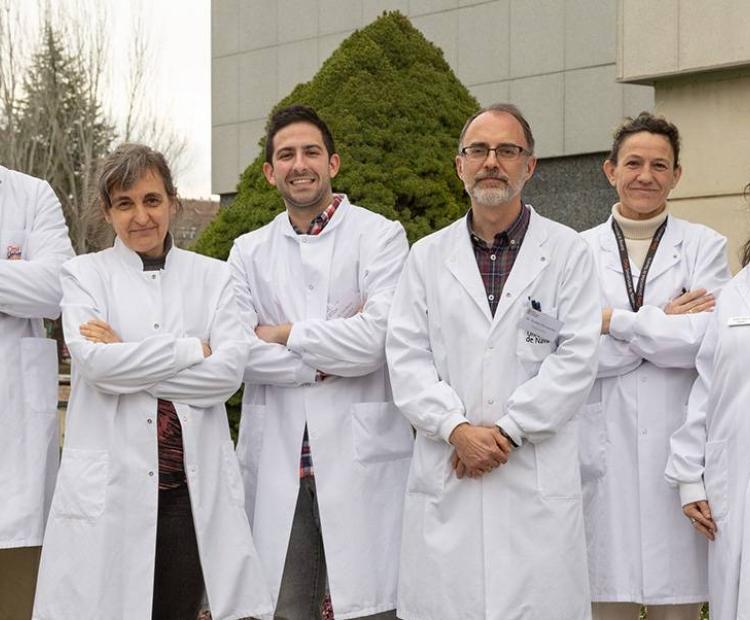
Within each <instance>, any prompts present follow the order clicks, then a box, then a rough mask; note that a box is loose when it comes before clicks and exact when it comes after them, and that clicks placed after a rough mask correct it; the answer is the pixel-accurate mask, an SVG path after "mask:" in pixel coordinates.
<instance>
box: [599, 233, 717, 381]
mask: <svg viewBox="0 0 750 620" xmlns="http://www.w3.org/2000/svg"><path fill="white" fill-rule="evenodd" d="M701 241H702V242H701V245H700V247H699V249H698V252H696V254H695V264H694V265H691V266H690V267H691V271H692V274H693V276H692V281H691V283H690V286H691V288H692V289H696V288H705V289H706V290H708V291H709V292H711V293H713V294H714V295H718V293H719V291H720V290H721V288H722V287H723V286H724V285H725V284H726V283H727V282H728V281H729V279H730V277H731V276H730V274H729V266H728V264H727V254H726V239H725V238H724V237H722V236H721V235H718V234H710V235H708V234H706V235H704V236H703V239H702V240H701ZM647 292H648V291H647ZM710 316H711V313H710V312H701V313H698V314H679V315H670V314H665V313H664V311H663V310H662V309H661V308H657V307H656V306H648V305H645V306H643V307H641V308H640V309H639V310H638V312H632V311H628V310H614V311H613V312H612V321H611V323H610V334H611V335H612V337H614V338H617V339H618V340H621V341H624V342H627V343H628V346H629V348H630V350H631V351H632V352H633V353H635V354H636V355H639V356H640V357H643V358H644V359H647V360H648V361H649V362H651V363H652V364H654V365H655V366H660V367H662V368H693V367H694V366H695V356H696V354H697V353H698V348H699V347H700V345H701V341H702V340H703V334H704V333H705V331H706V326H707V325H708V321H709V318H710Z"/></svg>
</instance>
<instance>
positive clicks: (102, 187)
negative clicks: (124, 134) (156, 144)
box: [96, 143, 182, 211]
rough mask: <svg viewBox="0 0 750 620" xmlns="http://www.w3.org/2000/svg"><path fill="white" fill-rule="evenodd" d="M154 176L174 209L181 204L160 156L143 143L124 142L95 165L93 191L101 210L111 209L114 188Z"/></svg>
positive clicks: (163, 160) (162, 156)
mask: <svg viewBox="0 0 750 620" xmlns="http://www.w3.org/2000/svg"><path fill="white" fill-rule="evenodd" d="M149 171H153V172H155V173H157V174H158V175H159V176H160V177H161V180H162V182H163V183H164V190H165V191H166V192H167V196H169V197H170V198H171V199H172V200H174V201H175V204H176V206H177V208H178V210H181V209H182V203H181V202H180V199H179V198H178V197H177V188H176V187H175V185H174V181H173V180H172V171H171V170H170V169H169V166H168V165H167V160H166V159H164V155H162V154H161V153H159V152H158V151H155V150H153V149H152V148H150V147H148V146H146V145H144V144H131V143H125V144H121V145H120V146H118V147H117V148H116V149H115V150H114V151H112V152H111V153H110V154H109V155H107V156H106V157H105V158H104V159H103V160H102V163H101V164H100V165H99V175H98V179H97V184H96V185H97V192H98V194H99V202H100V204H101V206H102V208H103V209H104V210H105V211H108V210H109V209H111V208H112V200H111V199H110V195H111V194H112V192H113V191H114V190H115V189H125V190H127V189H130V188H131V187H133V185H135V184H136V183H137V182H138V180H139V179H140V178H141V177H142V176H143V175H144V174H146V173H147V172H149Z"/></svg>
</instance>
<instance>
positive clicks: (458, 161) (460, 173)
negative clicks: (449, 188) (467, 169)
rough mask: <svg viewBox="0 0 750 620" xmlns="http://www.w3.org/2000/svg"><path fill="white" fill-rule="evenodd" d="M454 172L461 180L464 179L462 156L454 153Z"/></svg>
mask: <svg viewBox="0 0 750 620" xmlns="http://www.w3.org/2000/svg"><path fill="white" fill-rule="evenodd" d="M456 174H457V175H458V178H459V179H461V180H462V181H463V180H464V158H463V157H461V156H460V155H456Z"/></svg>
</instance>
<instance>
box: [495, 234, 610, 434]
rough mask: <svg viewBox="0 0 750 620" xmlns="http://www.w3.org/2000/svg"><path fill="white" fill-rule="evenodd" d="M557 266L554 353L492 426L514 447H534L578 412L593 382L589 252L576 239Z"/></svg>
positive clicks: (595, 317) (596, 307)
mask: <svg viewBox="0 0 750 620" xmlns="http://www.w3.org/2000/svg"><path fill="white" fill-rule="evenodd" d="M560 260H564V261H565V263H564V264H563V265H562V267H561V269H562V274H561V278H560V281H559V283H558V287H559V288H558V297H557V312H558V319H559V320H560V321H562V323H563V325H562V328H561V329H560V333H559V334H558V342H557V349H556V350H555V351H554V352H552V353H550V354H549V355H548V356H547V357H546V358H545V359H544V361H543V362H542V363H541V365H540V366H539V370H538V372H537V374H536V375H535V376H533V377H532V378H530V379H529V380H527V381H525V382H524V383H522V384H521V385H519V386H518V387H517V388H516V389H515V390H514V391H513V393H512V394H511V395H510V397H509V398H508V400H507V402H506V404H505V414H504V415H503V416H502V417H501V418H500V419H499V420H497V422H496V423H497V424H498V426H500V427H501V428H502V429H503V430H504V431H505V432H506V433H508V435H510V437H511V438H512V439H513V440H514V441H515V443H517V444H520V443H521V442H522V441H523V440H525V439H528V440H529V441H530V442H531V443H538V442H540V441H543V440H544V439H547V438H549V437H551V436H552V435H553V434H554V433H555V432H557V430H558V429H559V428H560V427H562V426H563V425H564V424H565V423H566V422H568V420H570V418H572V417H573V415H574V414H575V413H576V412H578V410H579V409H580V408H581V407H582V406H583V404H584V402H585V401H586V397H587V396H588V393H589V390H590V389H591V386H592V384H593V382H594V379H595V378H596V370H597V347H598V344H599V333H600V332H601V309H600V302H599V299H600V293H599V288H598V286H597V285H596V284H595V283H596V282H598V280H597V277H596V271H595V269H594V262H593V258H592V256H591V251H590V250H589V248H588V246H587V245H586V244H585V242H584V241H583V240H582V239H580V238H579V239H576V240H575V241H574V242H573V243H572V245H571V247H570V251H569V252H568V253H567V256H566V257H561V259H560ZM519 363H520V362H519Z"/></svg>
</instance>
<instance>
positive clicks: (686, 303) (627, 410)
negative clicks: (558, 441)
mask: <svg viewBox="0 0 750 620" xmlns="http://www.w3.org/2000/svg"><path fill="white" fill-rule="evenodd" d="M679 155H680V138H679V132H678V131H677V127H675V126H674V125H673V124H672V123H669V122H668V121H666V120H665V119H663V118H660V117H657V116H654V115H652V114H649V113H647V112H643V113H641V114H640V115H639V116H638V117H637V118H635V119H628V120H627V121H626V122H625V123H624V124H623V125H622V126H621V127H620V128H619V129H618V130H617V132H616V133H615V138H614V143H613V145H612V151H611V153H610V155H609V157H608V158H607V160H606V161H605V162H604V172H605V174H606V175H607V178H608V180H609V182H610V183H611V185H612V186H613V187H614V188H615V190H616V191H617V195H618V198H619V201H618V202H617V203H616V204H615V205H614V206H613V207H612V211H611V215H610V217H609V219H608V220H607V221H606V222H605V223H603V224H601V225H599V226H597V227H596V228H593V229H591V230H589V231H586V232H585V233H583V235H584V237H585V239H586V240H587V241H588V242H589V244H590V245H591V248H592V250H593V252H594V256H595V258H596V261H597V268H598V272H599V279H600V282H601V287H602V329H601V333H602V335H601V342H600V349H599V350H600V357H599V371H598V378H597V381H596V383H595V384H594V388H593V390H592V392H591V396H590V397H589V403H588V405H587V406H586V409H585V411H584V412H583V415H582V416H581V417H580V418H579V422H580V430H581V435H580V437H581V441H580V455H581V478H582V483H583V493H584V518H585V524H586V538H587V545H588V551H589V578H590V579H589V581H590V585H591V598H592V600H593V601H594V603H593V617H594V619H595V620H620V619H622V620H638V618H639V614H640V607H641V605H646V606H647V608H648V618H649V620H667V619H669V620H697V618H698V615H699V610H700V607H701V603H702V601H705V600H706V598H707V597H708V592H707V586H706V568H705V564H706V546H705V540H704V539H703V538H702V537H701V536H700V534H699V533H698V532H697V531H696V530H697V529H698V528H696V527H693V526H691V523H690V522H689V521H687V520H686V519H684V518H682V517H681V516H680V514H679V511H680V505H681V502H680V496H679V494H678V493H677V492H676V491H675V490H673V489H670V488H669V487H668V486H667V485H666V484H664V477H663V472H664V466H665V464H666V461H667V456H668V453H669V437H670V435H671V434H672V432H674V430H675V429H677V428H678V427H679V426H680V425H681V424H682V423H683V421H684V419H685V402H686V399H687V394H688V392H689V390H690V386H691V385H692V383H693V380H694V379H695V376H696V373H695V355H696V352H697V351H698V347H699V346H700V344H701V340H702V338H703V333H704V331H705V328H706V324H707V322H708V320H709V317H710V311H711V310H712V309H713V307H714V305H715V296H716V295H717V294H718V292H719V289H721V287H722V286H723V285H724V284H725V283H726V282H727V280H728V279H729V270H728V267H727V260H726V252H725V248H726V240H725V239H724V237H722V236H721V235H719V234H718V233H716V232H714V231H713V230H710V229H708V228H706V227H705V226H701V225H699V224H693V223H690V222H687V221H685V220H681V219H678V218H676V217H674V216H672V215H671V214H670V213H669V208H668V205H667V197H668V196H669V193H670V192H671V190H672V189H674V187H675V186H676V185H677V183H678V181H679V179H680V176H681V174H682V169H681V167H680V162H679Z"/></svg>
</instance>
